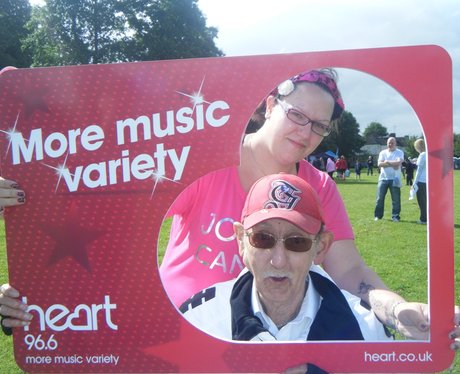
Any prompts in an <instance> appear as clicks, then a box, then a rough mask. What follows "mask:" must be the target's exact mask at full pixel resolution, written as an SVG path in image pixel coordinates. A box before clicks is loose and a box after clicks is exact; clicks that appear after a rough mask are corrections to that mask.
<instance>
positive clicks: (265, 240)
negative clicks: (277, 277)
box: [245, 231, 316, 252]
mask: <svg viewBox="0 0 460 374" xmlns="http://www.w3.org/2000/svg"><path fill="white" fill-rule="evenodd" d="M245 234H246V236H247V237H248V238H249V243H250V244H251V245H252V246H253V247H256V248H260V249H270V248H273V247H274V246H275V245H276V243H277V242H278V240H281V241H282V242H283V244H284V247H285V248H286V249H287V250H288V251H292V252H308V251H309V250H310V249H311V247H312V245H313V243H316V239H311V238H308V237H306V236H299V235H293V236H286V237H284V238H277V237H276V236H274V235H272V234H270V233H268V232H263V231H251V232H247V231H246V232H245Z"/></svg>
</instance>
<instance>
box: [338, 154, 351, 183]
mask: <svg viewBox="0 0 460 374" xmlns="http://www.w3.org/2000/svg"><path fill="white" fill-rule="evenodd" d="M335 168H336V169H337V177H338V178H340V179H342V180H345V171H346V170H347V169H348V164H347V160H346V159H345V156H344V155H342V156H340V158H339V159H338V160H337V162H336V163H335Z"/></svg>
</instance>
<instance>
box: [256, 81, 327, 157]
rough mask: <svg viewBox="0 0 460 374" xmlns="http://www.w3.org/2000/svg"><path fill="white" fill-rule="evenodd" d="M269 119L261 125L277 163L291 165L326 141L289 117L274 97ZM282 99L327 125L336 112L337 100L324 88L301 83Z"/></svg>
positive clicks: (271, 101)
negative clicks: (335, 102)
mask: <svg viewBox="0 0 460 374" xmlns="http://www.w3.org/2000/svg"><path fill="white" fill-rule="evenodd" d="M267 100H268V101H267V117H268V118H267V120H266V122H265V124H264V126H262V129H261V130H260V131H262V133H263V135H264V136H263V139H264V140H265V142H266V143H267V146H268V148H269V150H270V151H271V153H272V154H273V156H274V157H275V158H276V160H277V161H278V162H279V163H281V164H283V165H288V164H292V163H295V162H297V161H299V160H301V159H303V158H305V157H306V156H308V155H310V154H311V153H312V152H313V151H314V150H315V149H316V148H317V147H318V145H319V144H320V143H321V141H322V140H323V138H322V137H321V136H320V135H318V134H316V133H314V132H313V131H312V130H311V125H310V124H308V125H306V126H300V125H298V124H296V123H294V122H292V121H291V120H290V119H289V118H287V116H286V113H285V111H284V110H283V108H282V107H281V106H280V105H279V104H278V103H277V101H276V99H275V98H274V97H269V98H268V99H267ZM282 100H283V101H284V102H286V103H288V104H289V105H291V106H292V107H294V108H295V109H297V110H299V111H300V112H302V113H303V114H305V115H306V116H307V117H308V118H309V119H311V120H315V121H319V122H326V123H327V122H328V121H329V120H330V119H331V117H332V112H333V110H334V99H333V98H332V96H331V95H330V94H329V93H327V92H326V91H324V90H323V89H322V88H320V87H318V86H316V85H314V84H311V83H298V84H297V86H296V89H295V90H294V92H293V93H291V94H290V95H289V96H286V97H283V98H282Z"/></svg>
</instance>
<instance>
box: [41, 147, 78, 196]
mask: <svg viewBox="0 0 460 374" xmlns="http://www.w3.org/2000/svg"><path fill="white" fill-rule="evenodd" d="M68 156H69V154H68V153H67V155H66V156H65V159H64V163H63V164H58V166H52V165H48V164H43V165H44V166H46V167H47V168H50V169H53V170H55V171H56V175H57V176H58V181H57V183H56V188H55V189H54V192H55V193H56V191H57V189H58V187H59V183H61V179H62V176H63V175H64V173H69V174H70V175H71V176H73V177H74V176H75V175H74V174H72V173H70V172H69V168H68V167H66V163H67V157H68Z"/></svg>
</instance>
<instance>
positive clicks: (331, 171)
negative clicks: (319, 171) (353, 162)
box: [326, 157, 336, 179]
mask: <svg viewBox="0 0 460 374" xmlns="http://www.w3.org/2000/svg"><path fill="white" fill-rule="evenodd" d="M335 170H336V169H335V162H334V160H333V159H332V157H328V159H327V162H326V171H327V173H328V174H329V176H330V177H331V179H334V172H335Z"/></svg>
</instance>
